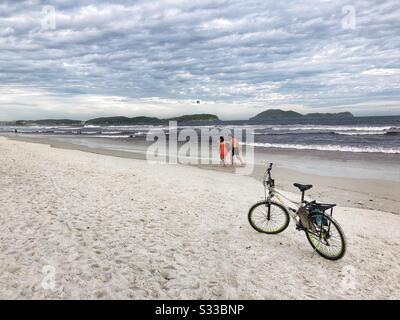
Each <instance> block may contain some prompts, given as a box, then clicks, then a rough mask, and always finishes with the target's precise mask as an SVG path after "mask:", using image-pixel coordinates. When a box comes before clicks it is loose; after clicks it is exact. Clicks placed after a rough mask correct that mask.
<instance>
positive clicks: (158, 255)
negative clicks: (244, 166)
mask: <svg viewBox="0 0 400 320" xmlns="http://www.w3.org/2000/svg"><path fill="white" fill-rule="evenodd" d="M0 154H1V157H0V172H1V178H2V179H1V182H0V191H1V192H0V203H1V211H0V219H1V223H0V238H1V241H0V246H1V250H0V253H1V259H2V263H1V264H0V298H1V299H75V298H80V299H109V298H111V299H399V298H400V283H399V281H398V280H399V279H400V257H399V252H400V233H399V228H400V215H399V214H394V213H390V212H384V211H385V210H386V211H392V212H394V211H396V210H395V209H396V207H397V206H398V202H397V203H396V197H397V195H398V189H397V186H398V184H397V183H396V182H382V181H372V182H371V183H365V181H364V182H363V181H359V182H358V183H359V184H358V185H357V184H356V185H354V184H349V183H347V184H346V181H345V180H343V179H342V181H341V182H340V181H339V180H340V179H338V178H329V177H328V178H327V177H324V178H321V177H318V176H312V175H307V178H308V179H309V180H308V181H307V182H311V183H316V184H318V182H320V181H322V180H324V181H327V184H329V185H330V187H331V189H324V188H323V187H321V188H319V189H316V190H315V191H311V193H310V195H312V196H317V197H318V198H320V200H321V201H329V200H330V199H332V201H333V202H336V201H337V200H338V198H340V199H342V200H341V201H337V202H338V204H339V205H340V207H338V208H337V209H336V211H335V218H336V220H337V221H338V222H339V223H340V224H341V226H342V227H343V230H344V232H345V234H346V237H347V242H348V251H347V254H346V256H345V257H344V258H343V259H341V260H339V261H336V262H332V261H327V260H324V259H323V258H321V257H319V256H317V255H314V256H313V251H312V249H311V247H310V246H309V244H308V242H307V239H306V237H305V235H304V233H303V232H298V231H296V230H295V229H294V226H293V224H292V223H291V225H290V226H289V228H288V229H287V230H286V231H285V232H283V233H281V234H279V235H276V236H268V235H263V234H259V233H257V232H256V231H255V230H253V229H252V228H251V227H250V225H249V223H248V221H247V212H248V209H249V208H250V206H251V205H252V204H254V203H255V202H256V201H258V200H261V199H262V197H263V187H262V184H261V183H260V181H258V180H257V179H254V177H249V176H239V175H235V174H232V173H230V172H224V171H221V170H202V169H201V168H196V167H191V166H182V165H162V164H149V163H148V162H146V161H143V160H137V159H131V158H124V157H115V156H112V155H102V154H95V153H89V152H83V151H80V150H68V149H59V148H51V147H50V146H48V145H45V144H37V143H27V142H21V141H13V140H9V139H6V138H4V137H0ZM258 175H259V173H257V172H255V176H258ZM303 177H304V176H303ZM297 178H302V177H300V176H296V173H294V172H290V171H288V170H284V169H282V168H277V169H276V172H275V179H276V180H277V182H278V185H279V186H280V187H282V188H283V189H284V190H287V191H288V195H290V196H291V197H293V198H294V199H297V198H298V197H299V196H298V194H295V193H292V192H294V191H295V190H294V189H291V188H289V186H290V183H291V182H296V181H294V180H296V179H297ZM335 179H336V180H335ZM289 181H290V182H289ZM387 183H389V184H390V183H392V185H391V187H390V188H384V192H385V193H386V194H382V196H381V199H380V198H378V199H377V198H376V196H375V195H374V188H377V189H378V188H381V186H385V187H386V186H388V184H387ZM335 186H338V187H335ZM351 186H353V187H351ZM346 188H347V189H346ZM351 188H353V190H350V189H351ZM360 188H363V190H362V191H361V190H357V189H360ZM349 190H350V191H352V192H350V191H349ZM357 192H358V194H360V196H359V197H360V198H357V196H355V195H356V194H357ZM335 194H336V195H335ZM385 197H386V198H388V199H389V200H387V199H386V198H385ZM365 199H376V200H375V201H378V202H379V201H381V203H385V205H383V204H382V205H381V208H382V209H381V210H380V211H379V210H376V208H377V206H374V207H373V208H374V209H375V210H371V209H368V208H365V206H364V207H363V208H353V204H356V203H357V202H360V201H364V200H365ZM384 201H386V202H384ZM372 202H374V201H372ZM346 203H349V205H346ZM367 205H369V206H370V207H372V205H371V204H370V203H369V204H367ZM360 206H361V205H360ZM49 270H50V271H49ZM49 279H50V282H49ZM49 284H50V285H49Z"/></svg>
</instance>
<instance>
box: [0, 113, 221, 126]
mask: <svg viewBox="0 0 400 320" xmlns="http://www.w3.org/2000/svg"><path fill="white" fill-rule="evenodd" d="M168 121H182V122H186V123H192V122H193V123H198V122H215V121H220V120H219V118H218V116H216V115H214V114H208V113H204V114H189V115H183V116H179V117H174V118H167V119H160V118H156V117H144V116H141V117H132V118H129V117H124V116H116V117H101V118H95V119H90V120H87V121H83V120H71V119H43V120H17V121H4V122H2V124H3V125H10V126H80V125H95V126H107V125H108V126H113V125H114V126H128V125H147V124H164V123H168Z"/></svg>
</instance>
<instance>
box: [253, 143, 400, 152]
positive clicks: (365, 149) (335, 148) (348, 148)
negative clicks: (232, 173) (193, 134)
mask: <svg viewBox="0 0 400 320" xmlns="http://www.w3.org/2000/svg"><path fill="white" fill-rule="evenodd" d="M247 145H251V146H254V147H264V148H279V149H297V150H321V151H341V152H356V153H362V152H367V153H390V154H400V148H385V147H352V146H340V145H331V144H328V145H317V144H315V145H302V144H283V143H257V142H256V143H248V144H247Z"/></svg>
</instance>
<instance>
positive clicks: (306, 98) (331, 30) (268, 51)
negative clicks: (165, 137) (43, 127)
mask: <svg viewBox="0 0 400 320" xmlns="http://www.w3.org/2000/svg"><path fill="white" fill-rule="evenodd" d="M399 18H400V2H399V0H386V1H385V0H379V1H378V0H376V1H372V0H331V1H330V0H314V1H311V0H292V1H276V0H274V1H267V0H246V1H243V0H190V1H185V0H163V1H148V0H146V1H139V0H138V1H102V0H79V1H78V0H72V1H64V0H57V1H38V0H31V1H2V0H0V120H17V119H43V118H70V119H80V120H87V119H90V118H95V117H100V116H114V115H124V116H130V117H133V116H142V115H144V116H156V117H160V118H163V117H171V116H177V115H183V114H194V113H213V114H216V115H218V116H219V117H220V118H221V119H223V120H238V119H248V118H249V117H251V116H254V115H255V114H257V113H259V112H262V111H264V110H267V109H278V108H279V109H283V110H295V111H297V112H301V113H308V112H342V111H350V112H352V113H353V114H355V115H359V116H367V115H400V19H399ZM197 100H199V101H200V103H199V104H198V103H196V101H197Z"/></svg>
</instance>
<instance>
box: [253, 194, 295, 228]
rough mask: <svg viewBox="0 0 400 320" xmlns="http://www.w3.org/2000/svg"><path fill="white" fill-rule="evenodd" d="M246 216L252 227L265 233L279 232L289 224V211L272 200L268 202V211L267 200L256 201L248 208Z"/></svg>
mask: <svg viewBox="0 0 400 320" xmlns="http://www.w3.org/2000/svg"><path fill="white" fill-rule="evenodd" d="M268 213H269V214H268ZM248 218H249V222H250V225H251V226H252V227H253V228H254V229H256V230H257V231H258V232H262V233H267V234H277V233H280V232H282V231H283V230H285V229H286V228H287V226H288V225H289V213H288V212H287V210H286V209H285V207H283V206H282V205H280V204H279V203H276V202H274V201H271V203H270V210H269V212H268V202H267V201H262V202H258V203H256V204H255V205H254V206H252V207H251V208H250V210H249V214H248Z"/></svg>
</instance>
